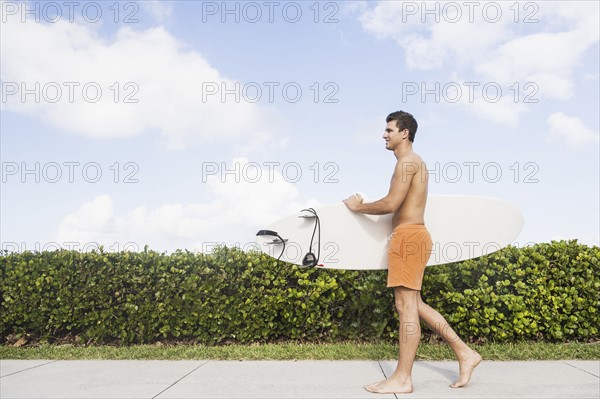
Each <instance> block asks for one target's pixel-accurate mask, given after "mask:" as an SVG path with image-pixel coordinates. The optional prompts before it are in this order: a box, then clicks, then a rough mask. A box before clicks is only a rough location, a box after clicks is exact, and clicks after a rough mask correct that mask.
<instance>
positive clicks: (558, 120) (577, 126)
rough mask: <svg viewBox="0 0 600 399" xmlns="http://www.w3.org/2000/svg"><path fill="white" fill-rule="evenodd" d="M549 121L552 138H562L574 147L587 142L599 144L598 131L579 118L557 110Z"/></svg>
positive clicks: (581, 145) (550, 136)
mask: <svg viewBox="0 0 600 399" xmlns="http://www.w3.org/2000/svg"><path fill="white" fill-rule="evenodd" d="M547 122H548V125H550V133H549V138H550V140H560V141H562V142H564V143H565V144H566V145H567V146H569V147H570V148H572V149H577V148H581V147H583V146H584V145H586V144H591V145H595V146H596V147H597V146H598V143H599V137H600V136H599V134H598V132H594V131H593V130H592V129H590V128H588V127H587V126H585V124H584V123H583V122H582V121H581V120H580V119H579V118H576V117H571V116H567V115H565V114H564V113H562V112H556V113H554V114H552V115H550V117H548V120H547Z"/></svg>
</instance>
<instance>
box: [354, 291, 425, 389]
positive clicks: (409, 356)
mask: <svg viewBox="0 0 600 399" xmlns="http://www.w3.org/2000/svg"><path fill="white" fill-rule="evenodd" d="M394 297H395V303H396V311H397V312H398V316H399V318H400V330H399V333H400V338H399V347H400V354H399V356H398V365H397V366H396V371H394V373H393V374H392V375H391V376H390V378H388V379H387V380H384V381H381V382H378V383H376V384H372V385H368V386H366V387H365V388H366V389H367V390H368V391H370V392H375V393H411V392H412V391H413V386H412V367H413V364H414V361H415V356H416V354H417V347H418V346H419V340H420V339H421V326H420V323H419V310H418V299H419V291H415V290H411V289H409V288H406V287H394Z"/></svg>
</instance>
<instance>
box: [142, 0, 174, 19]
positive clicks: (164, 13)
mask: <svg viewBox="0 0 600 399" xmlns="http://www.w3.org/2000/svg"><path fill="white" fill-rule="evenodd" d="M137 4H140V5H141V6H142V7H144V8H145V9H146V10H147V11H148V12H149V13H150V14H152V16H154V18H156V20H157V21H158V22H164V21H166V20H168V19H169V18H171V16H172V15H173V3H172V2H168V1H160V0H145V1H141V2H139V3H137Z"/></svg>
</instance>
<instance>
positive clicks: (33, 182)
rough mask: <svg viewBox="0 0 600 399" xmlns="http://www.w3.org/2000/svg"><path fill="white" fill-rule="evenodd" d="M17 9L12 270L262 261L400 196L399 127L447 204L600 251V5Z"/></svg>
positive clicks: (6, 183) (15, 5) (5, 24)
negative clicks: (278, 237) (84, 258)
mask: <svg viewBox="0 0 600 399" xmlns="http://www.w3.org/2000/svg"><path fill="white" fill-rule="evenodd" d="M0 4H1V5H2V25H1V27H2V32H1V40H2V42H1V45H2V46H1V48H2V49H1V75H0V79H1V83H2V103H1V106H2V110H1V152H0V155H1V157H2V183H1V189H2V192H1V211H2V225H1V231H0V232H1V235H2V237H1V240H2V248H3V249H9V250H15V249H19V250H23V249H38V248H40V249H44V248H46V249H52V248H53V247H55V246H63V247H69V246H70V247H74V248H78V249H84V248H91V247H93V246H95V245H96V244H95V243H97V244H101V245H104V246H105V248H112V249H115V250H120V249H123V248H130V249H136V248H138V249H143V247H144V245H145V244H148V245H149V247H150V248H152V249H156V250H160V251H173V250H175V249H177V248H188V249H190V250H207V249H209V248H210V247H212V246H213V245H214V244H216V243H225V244H228V245H239V246H241V247H244V246H246V245H247V244H248V243H250V242H253V240H254V237H253V236H254V233H255V232H256V231H257V230H258V229H260V228H262V227H265V226H266V225H268V224H269V222H270V221H272V220H273V219H276V218H278V217H281V216H284V215H286V214H288V213H290V212H294V211H297V210H299V209H301V208H302V207H305V206H307V205H318V204H329V203H336V202H339V201H341V200H342V199H343V198H346V197H347V196H348V195H350V194H351V193H354V192H356V191H360V192H362V193H364V195H365V196H366V197H367V198H368V199H372V200H375V199H378V198H380V197H382V196H383V195H385V194H386V192H387V189H388V185H389V179H390V177H391V172H392V170H393V166H394V162H395V158H394V156H393V154H392V153H391V152H388V151H387V150H385V147H384V142H383V140H382V138H381V136H382V134H383V129H384V126H385V116H386V115H387V114H389V113H390V112H393V111H396V110H400V109H401V110H405V111H408V112H411V113H412V114H413V115H414V116H415V118H416V119H417V121H418V122H419V129H418V132H417V135H416V139H415V143H414V149H415V151H416V152H418V153H419V154H421V155H422V157H423V158H424V159H425V161H426V162H427V165H428V167H429V169H430V171H431V173H432V179H431V180H430V194H467V195H483V196H492V197H497V198H501V199H504V200H507V201H509V202H511V203H513V204H514V205H516V206H517V207H518V208H519V209H520V210H521V212H522V213H523V215H524V218H525V226H524V228H523V231H522V233H521V235H520V236H519V237H518V238H517V240H516V242H515V244H516V245H526V244H527V243H532V242H548V241H550V240H553V239H571V238H577V239H578V240H580V242H583V243H586V244H593V245H598V244H599V241H600V237H599V219H600V215H599V203H600V198H599V180H600V176H599V172H598V170H599V152H600V149H599V140H598V137H599V129H600V128H599V120H598V108H599V65H598V62H599V61H598V60H599V58H600V55H599V32H598V24H599V22H598V14H599V12H598V3H597V2H593V1H584V2H571V1H569V2H567V1H564V2H561V1H552V2H474V3H468V2H427V3H426V5H424V4H425V3H423V2H401V1H394V2H360V1H345V2H315V1H307V2H287V1H283V2H280V1H276V2H261V1H259V2H235V1H231V2H227V3H224V2H200V1H155V2H152V1H146V2H137V3H136V2H119V3H115V2H76V3H75V5H74V6H73V8H72V9H71V10H70V9H69V8H68V6H67V5H65V4H64V2H54V3H53V4H55V6H49V5H48V4H50V3H48V2H27V3H23V2H12V1H2V2H0ZM115 4H116V6H115ZM469 4H470V5H469ZM298 10H300V13H298ZM70 11H72V18H70V16H71V15H70ZM36 17H37V19H38V20H36ZM236 19H237V20H236ZM84 88H85V90H84ZM98 88H100V90H101V93H100V92H97V89H98ZM484 88H485V90H484ZM24 90H25V91H24ZM70 90H72V93H70ZM499 90H500V91H499ZM23 93H25V94H23ZM117 93H118V96H117ZM59 94H60V95H59ZM70 94H72V98H69V95H70ZM259 94H260V96H259ZM36 96H38V97H39V98H36ZM257 168H258V169H257ZM27 170H29V171H32V172H31V173H26V171H27ZM70 172H72V176H69V174H70ZM97 172H100V173H101V175H100V176H97ZM57 173H58V174H57Z"/></svg>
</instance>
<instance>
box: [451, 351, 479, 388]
mask: <svg viewBox="0 0 600 399" xmlns="http://www.w3.org/2000/svg"><path fill="white" fill-rule="evenodd" d="M479 363H481V355H480V354H479V353H477V352H475V351H471V354H470V355H468V356H466V357H464V358H462V359H459V360H458V364H459V370H460V371H459V374H460V375H459V377H458V380H457V381H456V382H455V383H454V384H452V385H450V387H451V388H461V387H464V386H465V385H467V384H468V383H469V381H470V380H471V375H472V374H473V370H475V367H477V365H479Z"/></svg>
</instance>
